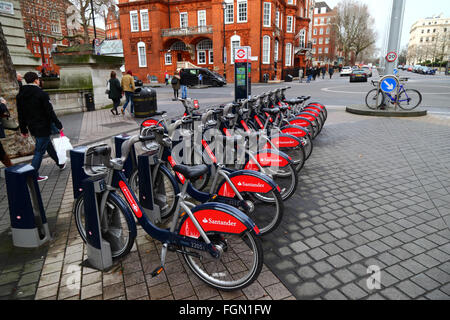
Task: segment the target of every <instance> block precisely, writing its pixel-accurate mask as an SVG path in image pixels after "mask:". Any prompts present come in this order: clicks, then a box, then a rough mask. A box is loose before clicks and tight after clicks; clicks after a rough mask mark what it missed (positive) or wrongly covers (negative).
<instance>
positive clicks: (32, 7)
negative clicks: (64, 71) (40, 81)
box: [20, 0, 71, 72]
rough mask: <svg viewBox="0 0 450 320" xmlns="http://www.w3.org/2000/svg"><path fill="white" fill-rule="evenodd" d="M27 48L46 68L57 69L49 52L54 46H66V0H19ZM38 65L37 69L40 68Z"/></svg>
mask: <svg viewBox="0 0 450 320" xmlns="http://www.w3.org/2000/svg"><path fill="white" fill-rule="evenodd" d="M20 5H21V10H22V17H23V25H24V30H25V38H26V41H27V47H28V49H29V50H30V51H31V52H32V53H33V54H34V55H35V56H36V57H39V58H41V59H42V66H44V67H45V68H46V70H48V71H49V70H54V71H56V72H58V71H59V67H58V66H57V65H55V64H54V63H53V59H52V57H51V52H52V50H53V48H54V47H55V46H67V45H68V44H69V43H68V41H67V40H62V38H63V37H64V36H67V35H68V34H67V32H68V31H67V21H66V10H67V8H68V7H69V6H70V5H71V3H70V2H69V1H68V0H20ZM41 68H42V67H40V68H39V69H41Z"/></svg>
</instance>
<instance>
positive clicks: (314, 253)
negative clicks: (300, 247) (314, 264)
mask: <svg viewBox="0 0 450 320" xmlns="http://www.w3.org/2000/svg"><path fill="white" fill-rule="evenodd" d="M308 255H310V256H311V258H313V259H314V260H316V261H318V260H322V259H324V258H326V257H328V256H329V254H328V253H326V252H325V251H323V250H322V249H320V248H315V249H312V250H309V251H308Z"/></svg>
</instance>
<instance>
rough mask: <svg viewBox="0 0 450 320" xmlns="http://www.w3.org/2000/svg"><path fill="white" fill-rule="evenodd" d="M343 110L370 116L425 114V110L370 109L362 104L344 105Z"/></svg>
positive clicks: (418, 115) (404, 116) (402, 116)
mask: <svg viewBox="0 0 450 320" xmlns="http://www.w3.org/2000/svg"><path fill="white" fill-rule="evenodd" d="M345 111H346V112H348V113H353V114H358V115H363V116H372V117H401V118H407V117H423V116H426V115H427V110H411V111H407V110H400V111H394V110H393V109H387V110H371V109H369V108H367V107H366V106H363V105H357V106H350V107H346V108H345Z"/></svg>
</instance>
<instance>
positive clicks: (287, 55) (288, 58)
mask: <svg viewBox="0 0 450 320" xmlns="http://www.w3.org/2000/svg"><path fill="white" fill-rule="evenodd" d="M285 51H286V52H285V55H284V59H285V62H284V65H285V66H286V67H290V66H292V43H286V50H285Z"/></svg>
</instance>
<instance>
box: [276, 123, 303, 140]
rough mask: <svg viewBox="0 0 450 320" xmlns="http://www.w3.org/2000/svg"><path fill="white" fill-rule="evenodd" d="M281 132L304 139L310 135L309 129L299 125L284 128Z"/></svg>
mask: <svg viewBox="0 0 450 320" xmlns="http://www.w3.org/2000/svg"><path fill="white" fill-rule="evenodd" d="M280 130H281V132H282V133H284V134H290V135H293V136H294V137H297V138H303V137H306V136H307V135H310V132H309V130H308V129H306V128H304V127H301V126H298V125H289V126H284V127H282V128H281V129H280Z"/></svg>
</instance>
